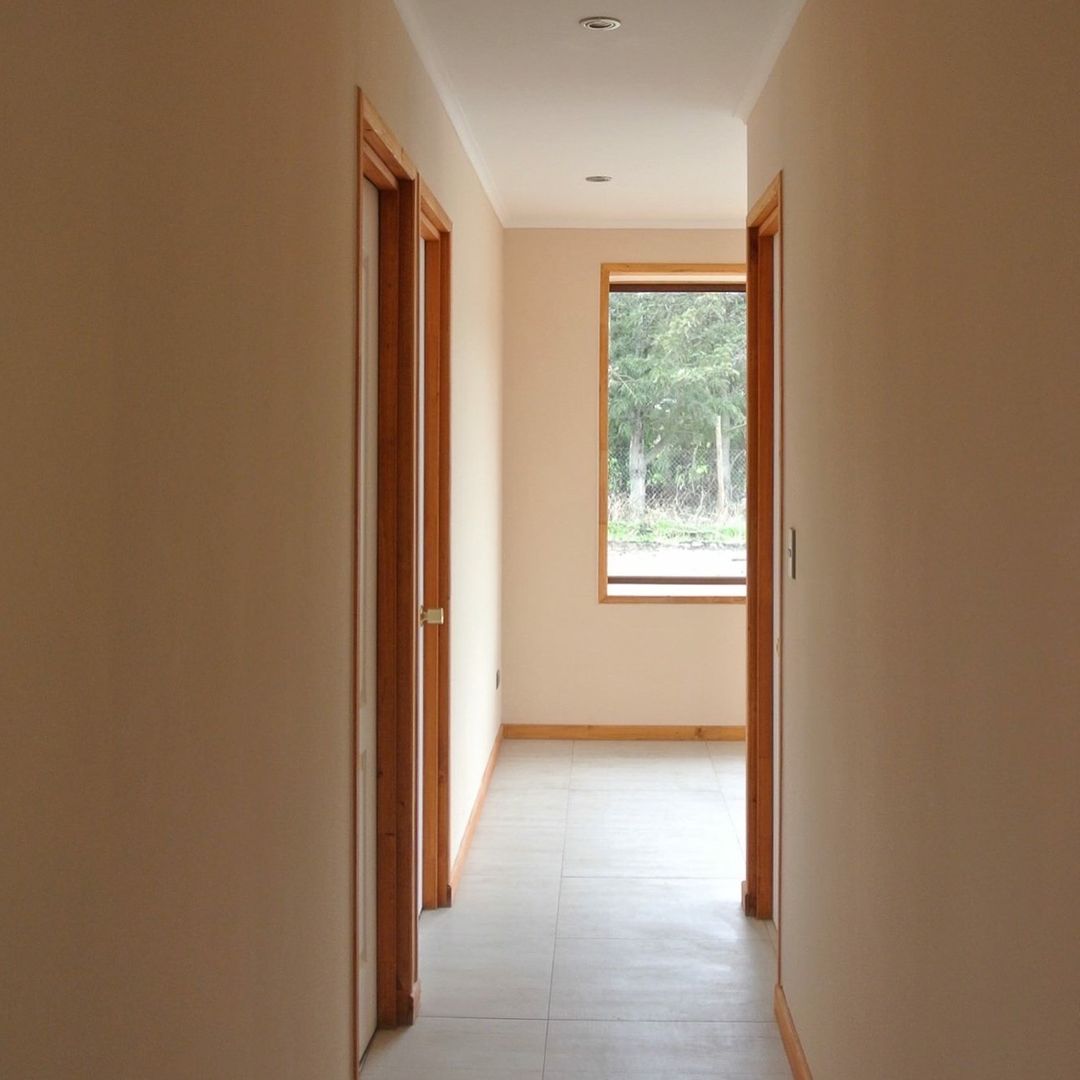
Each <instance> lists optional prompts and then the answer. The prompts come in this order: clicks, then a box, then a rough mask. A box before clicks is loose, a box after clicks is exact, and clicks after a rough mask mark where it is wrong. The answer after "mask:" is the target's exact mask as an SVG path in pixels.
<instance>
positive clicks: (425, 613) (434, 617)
mask: <svg viewBox="0 0 1080 1080" xmlns="http://www.w3.org/2000/svg"><path fill="white" fill-rule="evenodd" d="M444 622H446V612H445V611H444V610H443V609H442V608H441V607H422V608H421V609H420V625H421V626H442V624H443V623H444Z"/></svg>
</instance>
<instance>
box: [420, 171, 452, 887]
mask: <svg viewBox="0 0 1080 1080" xmlns="http://www.w3.org/2000/svg"><path fill="white" fill-rule="evenodd" d="M420 220H421V224H422V225H423V224H424V223H425V222H426V223H427V226H428V229H427V231H425V229H424V228H422V229H421V237H422V238H423V241H424V244H425V253H426V261H425V266H426V277H425V282H424V297H423V303H424V314H425V318H424V329H425V335H424V357H425V367H424V386H423V394H424V420H425V434H424V491H423V499H424V593H425V595H424V598H423V603H424V606H425V607H441V608H442V609H443V610H444V611H445V612H446V621H445V622H444V623H443V624H442V625H434V624H430V623H429V624H427V625H426V626H425V627H424V631H423V633H424V716H423V724H424V753H423V757H424V760H423V771H424V785H423V790H424V800H423V803H424V805H423V829H422V835H423V842H422V845H421V848H422V858H423V863H424V874H423V898H422V899H423V905H424V907H425V908H435V907H446V906H448V905H449V903H450V618H451V612H450V269H451V262H450V220H449V218H448V217H447V216H446V213H445V211H443V209H442V208H441V206H439V204H438V202H437V200H435V197H434V196H433V195H432V194H431V192H430V190H429V189H428V187H427V185H426V184H424V183H423V181H421V184H420Z"/></svg>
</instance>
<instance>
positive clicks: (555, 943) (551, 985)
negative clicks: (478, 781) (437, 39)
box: [540, 743, 577, 1080]
mask: <svg viewBox="0 0 1080 1080" xmlns="http://www.w3.org/2000/svg"><path fill="white" fill-rule="evenodd" d="M576 746H577V744H576V743H571V744H570V773H569V775H568V777H567V781H566V807H565V809H564V810H563V844H562V859H561V860H560V862H559V892H558V895H557V897H556V899H555V933H554V935H553V940H552V943H551V978H550V980H549V982H548V1002H547V1017H546V1019H545V1028H544V1058H543V1061H542V1062H541V1063H540V1076H541V1080H542V1078H543V1076H544V1075H545V1073H546V1072H547V1051H548V1038H549V1037H550V1035H551V995H552V993H553V992H554V989H555V957H556V955H557V954H558V951H559V914H560V911H561V909H562V883H563V871H564V870H565V869H566V834H567V831H568V830H569V828H570V791H571V787H570V785H571V784H572V783H573V779H574V749H575V747H576Z"/></svg>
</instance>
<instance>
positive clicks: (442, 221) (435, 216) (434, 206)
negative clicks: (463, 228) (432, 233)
mask: <svg viewBox="0 0 1080 1080" xmlns="http://www.w3.org/2000/svg"><path fill="white" fill-rule="evenodd" d="M420 212H421V213H422V214H423V215H424V216H425V217H426V218H427V219H428V221H430V222H431V224H432V225H434V226H435V230H436V231H437V232H441V233H450V232H451V231H452V230H453V224H452V222H451V221H450V215H449V214H448V213H447V212H446V211H445V210H444V209H443V207H442V203H440V202H439V200H438V199H436V198H435V193H434V192H433V191H432V190H431V188H429V187H428V186H427V184H426V183H425V182H424V178H423V177H422V176H421V177H420Z"/></svg>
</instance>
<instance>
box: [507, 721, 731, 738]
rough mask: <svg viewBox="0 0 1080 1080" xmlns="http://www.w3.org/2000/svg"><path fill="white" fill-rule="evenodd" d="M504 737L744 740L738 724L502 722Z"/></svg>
mask: <svg viewBox="0 0 1080 1080" xmlns="http://www.w3.org/2000/svg"><path fill="white" fill-rule="evenodd" d="M502 735H503V738H505V739H581V740H612V739H631V740H644V741H647V742H660V741H678V742H742V741H743V739H745V738H746V728H745V727H743V726H741V725H738V724H730V725H729V724H697V725H692V724H672V725H670V726H664V725H662V724H503V726H502Z"/></svg>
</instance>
